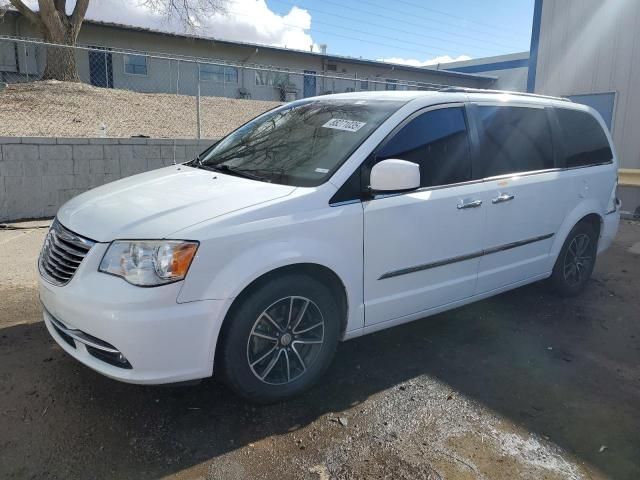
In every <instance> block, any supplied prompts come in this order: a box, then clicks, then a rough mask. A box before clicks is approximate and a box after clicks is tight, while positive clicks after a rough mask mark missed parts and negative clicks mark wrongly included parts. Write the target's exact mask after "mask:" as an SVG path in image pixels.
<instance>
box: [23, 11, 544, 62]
mask: <svg viewBox="0 0 640 480" xmlns="http://www.w3.org/2000/svg"><path fill="white" fill-rule="evenodd" d="M194 1H197V0H194ZM26 3H28V4H31V5H35V4H36V3H37V2H36V1H35V0H30V1H28V2H26ZM68 3H69V5H68V8H72V6H73V4H74V1H73V0H69V2H68ZM226 3H227V7H226V13H218V14H215V15H207V16H204V17H201V18H199V19H194V20H195V23H197V25H196V27H194V28H193V29H191V31H190V32H189V33H195V34H198V35H202V36H207V37H214V38H219V39H224V40H236V41H243V42H250V43H258V44H266V45H275V46H280V47H286V48H293V49H298V50H309V49H311V48H313V49H314V51H319V48H320V45H322V44H324V45H326V46H327V52H329V53H331V54H336V55H344V56H350V57H356V58H366V59H373V60H384V61H388V62H393V63H403V64H410V65H415V66H424V65H434V64H437V63H446V62H447V61H454V60H465V59H469V58H481V57H487V56H492V55H502V54H507V53H514V52H521V51H525V50H528V49H529V44H530V40H531V23H532V17H533V3H534V0H357V1H353V2H351V3H349V2H345V1H344V0H226ZM87 18H90V19H94V20H103V21H111V22H117V23H124V24H129V25H136V26H141V27H148V28H154V29H159V30H165V31H174V32H176V31H177V32H182V31H185V27H184V26H183V25H182V24H181V23H180V22H179V21H178V20H177V19H176V18H173V19H169V20H168V19H167V18H166V17H165V16H164V15H162V14H160V13H158V12H154V11H153V10H151V9H150V8H149V7H148V6H145V4H144V1H143V0H91V3H90V6H89V11H88V13H87Z"/></svg>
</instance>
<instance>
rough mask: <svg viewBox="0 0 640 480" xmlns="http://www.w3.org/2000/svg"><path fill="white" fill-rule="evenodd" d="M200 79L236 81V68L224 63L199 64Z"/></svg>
mask: <svg viewBox="0 0 640 480" xmlns="http://www.w3.org/2000/svg"><path fill="white" fill-rule="evenodd" d="M200 80H204V81H211V82H215V83H238V69H237V68H236V67H225V66H224V65H208V64H204V65H200Z"/></svg>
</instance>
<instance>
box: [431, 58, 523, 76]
mask: <svg viewBox="0 0 640 480" xmlns="http://www.w3.org/2000/svg"><path fill="white" fill-rule="evenodd" d="M528 66H529V59H528V58H521V59H519V60H505V61H504V62H493V63H481V64H479V65H465V66H463V67H453V68H446V65H443V67H445V68H443V69H442V70H447V71H448V72H460V73H482V72H492V71H495V70H509V69H512V68H523V67H528Z"/></svg>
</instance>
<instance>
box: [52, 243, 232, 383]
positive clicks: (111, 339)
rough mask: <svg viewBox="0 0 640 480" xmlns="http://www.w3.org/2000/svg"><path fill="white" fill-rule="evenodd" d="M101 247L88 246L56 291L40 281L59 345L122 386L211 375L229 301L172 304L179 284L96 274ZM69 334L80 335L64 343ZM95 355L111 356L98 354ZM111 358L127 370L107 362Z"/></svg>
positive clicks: (102, 250)
mask: <svg viewBox="0 0 640 480" xmlns="http://www.w3.org/2000/svg"><path fill="white" fill-rule="evenodd" d="M105 249H106V245H103V244H97V245H95V246H94V247H93V248H92V249H91V251H90V252H89V254H88V255H87V256H86V257H85V259H84V261H83V262H82V264H81V265H80V267H79V268H78V270H77V271H76V274H75V275H74V277H73V279H72V280H71V281H70V282H69V283H68V284H67V285H65V286H63V287H56V286H53V285H51V284H49V283H48V282H46V281H45V280H43V279H42V278H41V279H40V299H41V301H42V304H43V306H44V322H45V325H46V326H47V329H48V330H49V333H50V334H51V336H52V337H53V338H54V339H55V340H56V342H57V343H58V344H59V345H60V347H62V348H63V349H64V350H65V351H66V352H67V353H69V355H71V356H73V357H74V358H76V359H77V360H78V361H80V362H82V363H83V364H85V365H86V366H88V367H90V368H92V369H93V370H96V371H98V372H99V373H102V374H103V375H106V376H107V377H111V378H114V379H116V380H121V381H124V382H129V383H140V384H162V383H174V382H181V381H187V380H193V379H198V378H204V377H208V376H211V374H212V372H213V359H214V355H215V346H216V342H217V338H218V334H219V332H220V327H221V325H222V320H223V318H224V313H225V311H226V308H227V303H228V302H227V301H224V300H206V301H198V302H189V303H177V301H176V299H177V297H178V293H179V292H180V288H181V286H182V283H181V282H178V283H174V284H170V285H164V286H161V287H156V288H140V287H135V286H133V285H130V284H128V283H127V282H125V281H124V280H122V279H120V278H117V277H114V276H111V275H105V274H102V273H99V272H98V263H99V262H100V259H101V258H102V255H103V254H104V250H105ZM56 322H57V323H56ZM69 335H71V337H74V335H77V336H79V337H80V338H73V340H74V341H72V342H69V338H65V337H68V336H69ZM83 335H84V337H83ZM83 340H88V341H83ZM92 342H93V344H92ZM95 342H97V345H96V344H95ZM96 347H97V349H98V352H96V350H95V348H96ZM100 347H102V348H100ZM92 349H94V350H92ZM100 350H102V351H103V352H105V351H107V352H108V351H109V350H113V352H111V353H110V354H109V355H107V356H104V355H101V353H100ZM116 352H117V353H116ZM118 353H121V354H122V356H123V357H124V358H125V359H126V361H127V362H128V364H129V367H127V366H126V364H124V363H123V364H122V365H118V362H113V361H111V359H112V358H117V357H118Z"/></svg>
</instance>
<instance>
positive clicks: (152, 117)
mask: <svg viewBox="0 0 640 480" xmlns="http://www.w3.org/2000/svg"><path fill="white" fill-rule="evenodd" d="M277 105H279V103H278V102H264V101H259V100H236V99H233V98H224V97H202V99H201V104H200V115H201V125H202V138H219V137H221V136H223V135H226V134H227V133H229V132H230V131H231V130H233V129H234V128H236V127H237V126H238V125H242V124H243V123H245V122H247V121H248V120H250V119H252V118H253V117H256V116H258V115H259V114H261V113H262V112H264V111H265V110H269V109H271V108H274V107H276V106H277ZM196 118H197V117H196V99H195V97H192V96H188V95H173V94H160V93H138V92H133V91H129V90H118V89H112V88H98V87H93V86H91V85H87V84H83V83H73V82H58V81H55V80H49V81H42V82H31V83H17V84H10V85H8V86H7V88H6V89H5V90H3V91H0V119H2V120H1V121H0V136H6V137H10V136H19V137H100V136H102V131H101V127H102V125H103V124H104V126H105V128H106V136H108V137H132V136H137V135H146V136H148V137H151V138H195V137H196V133H197V132H196V130H197V127H196V125H197V123H196Z"/></svg>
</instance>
